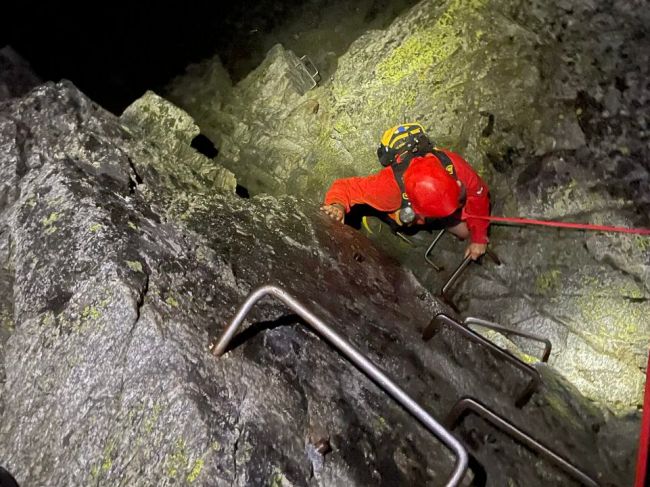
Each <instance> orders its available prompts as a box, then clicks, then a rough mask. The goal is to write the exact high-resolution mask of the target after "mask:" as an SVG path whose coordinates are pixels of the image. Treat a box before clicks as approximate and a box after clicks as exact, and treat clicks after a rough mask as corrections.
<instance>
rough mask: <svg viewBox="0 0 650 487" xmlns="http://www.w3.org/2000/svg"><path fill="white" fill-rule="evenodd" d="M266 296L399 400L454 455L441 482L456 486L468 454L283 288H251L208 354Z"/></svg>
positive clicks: (220, 350)
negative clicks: (283, 306)
mask: <svg viewBox="0 0 650 487" xmlns="http://www.w3.org/2000/svg"><path fill="white" fill-rule="evenodd" d="M267 295H270V296H273V297H275V298H277V299H279V300H280V301H282V302H283V303H284V304H285V305H287V306H288V307H289V308H291V309H292V310H293V311H295V312H296V313H297V314H298V315H300V317H302V318H303V319H304V320H305V322H306V323H307V324H308V325H310V326H311V327H312V328H314V329H315V330H316V331H317V332H318V333H319V334H320V335H321V336H322V337H324V338H325V339H326V340H327V341H328V342H329V343H330V345H332V346H333V347H334V348H336V349H337V350H338V351H339V352H341V353H342V354H343V355H344V356H345V357H346V358H347V359H348V360H350V362H352V363H353V364H354V365H356V366H357V367H358V368H359V369H360V370H361V371H362V372H363V373H364V374H366V375H367V376H368V377H370V378H371V379H372V380H374V381H375V382H376V383H377V385H379V387H381V389H382V390H383V391H384V392H386V393H387V394H389V395H390V396H391V397H392V398H393V399H395V400H396V401H397V402H398V403H400V404H401V405H402V406H403V407H404V408H405V409H406V410H407V411H408V412H409V413H411V415H412V416H414V417H415V418H417V419H418V420H419V421H420V422H421V423H422V424H423V425H424V426H425V427H426V428H427V429H428V430H429V431H431V432H432V433H433V435H434V436H435V437H436V438H438V439H439V440H440V441H441V442H442V443H444V444H445V446H447V448H449V449H450V450H451V451H452V452H453V453H454V455H455V456H456V462H455V465H454V470H453V472H452V474H451V476H450V477H449V479H448V480H447V483H446V484H445V485H447V486H449V487H456V486H458V485H459V484H460V482H461V481H462V480H463V478H464V476H465V472H466V470H467V466H468V455H467V451H466V450H465V448H464V447H463V446H462V445H461V444H460V442H459V441H458V440H457V439H456V438H455V437H454V436H453V435H452V434H451V433H450V432H449V431H447V430H446V429H445V428H444V427H443V426H442V425H440V423H438V422H437V421H436V420H435V419H433V417H432V416H431V415H430V414H429V413H427V412H426V411H425V410H424V409H423V408H422V406H420V405H419V404H418V403H416V402H415V401H414V400H413V399H412V398H411V397H410V396H409V395H408V394H407V393H406V392H405V391H404V390H403V389H402V388H400V387H399V386H398V385H397V384H395V382H393V381H392V380H391V379H389V378H388V376H387V375H386V374H385V373H384V372H382V371H381V370H380V369H379V368H378V367H377V366H376V365H375V364H374V363H373V362H372V361H371V360H370V359H368V358H367V357H366V356H364V355H363V354H362V353H361V352H360V351H359V350H358V349H357V348H356V347H354V346H353V345H352V344H351V343H350V342H348V341H347V340H345V339H344V338H343V337H342V336H341V335H339V334H338V333H336V332H335V331H334V330H333V329H332V328H331V327H329V326H328V325H326V324H325V323H324V322H323V321H321V320H320V319H319V318H318V317H316V315H314V314H313V313H312V312H311V311H309V310H308V309H307V308H306V307H305V306H304V305H303V304H301V303H300V302H299V301H297V300H296V299H295V298H294V297H292V296H290V295H289V294H288V293H287V292H286V291H285V290H284V289H281V288H279V287H278V286H275V285H270V284H269V285H265V286H261V287H259V288H257V289H256V290H254V291H253V292H252V293H251V294H250V295H249V296H248V298H246V301H244V303H243V304H242V305H241V307H240V308H239V310H238V311H237V313H236V314H235V317H234V318H233V319H232V321H231V322H230V323H229V324H228V326H227V327H226V329H225V330H224V332H223V334H222V335H221V337H220V338H219V340H218V342H217V344H216V345H215V346H214V347H212V354H213V355H214V356H215V357H221V356H222V355H223V354H224V352H225V351H226V349H227V347H228V344H229V343H230V341H231V340H232V338H233V336H234V335H235V333H236V331H237V329H238V328H239V325H241V323H242V321H244V318H245V317H246V315H248V313H249V312H250V311H251V309H252V308H253V306H254V305H255V304H256V303H257V302H258V301H259V300H260V299H262V298H263V297H265V296H267Z"/></svg>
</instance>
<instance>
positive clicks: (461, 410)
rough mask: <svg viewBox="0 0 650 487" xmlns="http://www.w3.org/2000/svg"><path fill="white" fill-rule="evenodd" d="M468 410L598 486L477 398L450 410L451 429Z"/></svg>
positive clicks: (576, 468) (447, 421)
mask: <svg viewBox="0 0 650 487" xmlns="http://www.w3.org/2000/svg"><path fill="white" fill-rule="evenodd" d="M468 412H473V413H475V414H477V415H478V416H480V417H481V418H483V419H484V420H486V421H487V422H488V423H490V424H492V425H493V426H495V427H496V428H498V429H499V430H501V431H502V432H503V433H505V434H507V435H508V436H510V437H511V438H513V439H514V440H516V441H518V442H520V443H521V444H523V445H525V446H526V447H528V448H529V449H531V450H532V451H534V452H535V453H537V454H538V455H540V456H541V457H543V458H546V459H547V460H549V461H550V462H552V463H553V464H555V465H556V466H557V467H559V468H560V469H562V470H563V471H564V472H566V473H568V474H569V475H571V476H572V477H573V478H574V479H576V480H578V481H579V482H580V483H582V484H583V485H586V486H588V487H598V483H597V482H596V481H595V480H593V479H592V478H591V477H589V476H588V475H587V474H586V473H585V472H583V471H582V470H580V469H579V468H578V467H576V466H575V465H573V464H572V463H570V462H568V461H567V460H565V459H564V458H562V457H561V456H560V455H558V454H557V453H555V452H554V451H553V450H551V449H550V448H548V447H546V446H544V445H542V444H541V443H540V442H538V441H537V440H535V439H534V438H532V437H531V436H530V435H528V434H527V433H525V432H524V431H522V430H520V429H519V428H517V427H516V426H515V425H514V424H512V423H511V422H509V421H507V420H506V419H505V418H504V417H502V416H500V415H498V414H497V413H495V412H494V411H492V410H490V409H488V408H487V407H486V406H484V405H483V404H481V403H479V402H478V401H477V400H476V399H473V398H471V397H465V398H463V399H461V400H460V401H458V402H457V403H456V404H455V405H454V407H453V408H452V410H451V411H450V412H449V415H448V416H447V419H446V421H445V424H446V425H447V427H448V428H449V429H454V428H455V427H456V426H457V425H458V424H459V423H460V422H461V421H462V419H463V416H464V415H465V414H467V413H468Z"/></svg>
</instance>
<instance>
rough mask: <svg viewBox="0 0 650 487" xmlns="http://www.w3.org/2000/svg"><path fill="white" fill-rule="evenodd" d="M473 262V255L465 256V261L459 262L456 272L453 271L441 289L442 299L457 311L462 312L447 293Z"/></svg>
mask: <svg viewBox="0 0 650 487" xmlns="http://www.w3.org/2000/svg"><path fill="white" fill-rule="evenodd" d="M471 262H472V258H471V257H469V256H468V257H465V258H464V259H463V261H462V262H461V263H460V264H459V266H458V267H457V268H456V270H455V271H454V272H452V274H451V276H450V277H449V279H448V280H447V282H446V283H445V285H444V286H442V289H441V290H440V299H442V300H443V301H444V302H445V303H447V304H448V305H449V306H451V307H452V308H453V309H454V311H456V313H460V310H459V309H458V307H457V306H456V304H454V301H453V300H452V299H451V298H450V297H449V296H447V293H448V292H449V289H450V288H451V287H452V286H453V285H454V283H455V282H456V280H457V279H458V278H459V277H460V275H461V274H462V273H463V271H464V270H465V268H466V267H467V266H468V265H469V264H470V263H471Z"/></svg>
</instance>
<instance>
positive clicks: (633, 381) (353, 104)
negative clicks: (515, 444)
mask: <svg viewBox="0 0 650 487" xmlns="http://www.w3.org/2000/svg"><path fill="white" fill-rule="evenodd" d="M647 25H648V19H647V12H645V11H644V12H639V9H638V8H635V7H634V6H633V5H632V4H627V3H625V2H613V3H612V2H605V1H593V2H587V3H580V4H579V5H578V4H575V5H573V4H570V3H568V2H565V1H563V0H557V1H551V2H537V1H534V0H525V1H521V2H503V1H500V0H446V1H442V2H441V1H437V0H436V1H434V0H431V1H423V2H421V3H419V4H418V5H417V6H415V7H413V8H412V9H411V10H410V11H409V12H407V13H406V14H404V15H402V16H400V17H398V18H397V19H396V20H395V21H394V22H393V24H392V25H391V26H390V27H389V28H387V29H386V30H383V31H371V32H369V33H367V34H366V35H364V36H362V37H361V38H360V39H358V40H357V41H356V42H355V43H353V45H352V46H351V48H350V49H349V51H348V52H347V53H346V54H345V55H343V56H342V57H341V58H340V59H339V60H338V68H337V70H336V72H335V74H334V76H333V78H332V80H331V82H329V83H326V84H325V85H323V86H322V87H319V88H317V89H315V90H312V91H310V92H308V93H306V94H304V95H302V94H301V93H300V92H299V91H298V90H296V89H295V87H293V86H292V85H291V83H290V82H289V75H288V74H289V73H290V67H287V65H286V63H284V62H283V59H284V58H285V55H284V49H283V48H282V46H276V47H275V48H273V49H272V50H271V51H270V52H269V55H268V56H267V59H266V60H265V61H264V63H262V64H261V65H260V66H259V67H258V68H257V70H255V71H254V72H252V73H251V74H250V75H249V76H248V77H247V78H246V79H244V80H243V81H241V82H240V83H238V84H236V85H235V86H234V87H232V88H230V86H228V90H229V91H228V93H229V95H228V96H227V97H224V93H225V91H224V89H223V88H222V86H223V85H224V83H212V82H211V81H210V78H209V76H207V75H201V74H199V75H198V76H197V74H196V72H194V73H192V72H190V73H188V74H187V75H186V76H184V77H180V78H178V79H176V80H175V81H174V82H173V83H172V84H171V85H170V89H169V96H170V98H171V99H172V100H173V101H174V102H175V103H177V104H179V106H181V107H183V108H185V109H186V110H187V111H188V112H189V113H190V114H192V115H193V116H195V118H196V120H197V122H198V124H199V126H200V127H201V129H202V131H203V132H205V133H206V134H207V135H208V136H209V137H210V138H212V139H213V140H215V142H216V143H217V145H218V148H219V150H220V153H219V156H218V161H219V162H221V163H223V165H224V166H226V167H228V168H229V169H230V170H232V171H233V172H234V173H235V174H237V175H238V180H239V182H240V184H242V185H244V186H245V187H247V188H248V189H249V191H250V192H251V193H252V194H260V193H268V194H274V195H280V194H286V193H289V194H296V195H302V196H304V197H305V198H308V199H310V200H312V201H321V200H322V197H323V194H324V192H325V191H326V189H327V188H328V187H329V185H330V184H331V182H332V181H333V180H334V179H335V178H337V177H345V176H352V175H359V174H369V173H371V172H374V171H376V170H377V169H378V164H377V161H376V158H375V148H376V145H377V143H378V139H379V137H380V135H381V133H382V131H383V130H385V129H386V128H388V127H390V126H393V125H395V124H396V123H399V122H401V121H412V120H418V121H420V122H422V123H423V124H424V126H425V127H427V128H428V129H429V132H430V134H431V135H432V136H433V138H434V139H435V140H436V141H437V143H438V144H439V145H440V146H443V147H448V148H450V149H452V150H455V151H457V152H459V153H461V154H462V155H463V156H464V157H465V158H466V159H467V160H468V161H469V162H470V163H471V164H472V165H473V166H474V167H475V168H476V169H477V170H478V171H479V173H480V174H481V175H482V176H483V177H484V178H485V179H486V180H487V181H488V185H489V187H490V189H491V195H492V201H493V214H496V215H512V216H529V217H537V218H540V217H541V218H546V219H565V220H569V221H575V220H579V221H591V222H594V223H601V224H613V225H619V226H641V227H649V226H650V220H649V218H648V194H649V193H648V184H649V181H650V178H649V177H648V167H647V160H648V155H649V154H648V146H649V144H648V126H647V123H648V121H647V113H648V87H647V84H646V83H644V81H643V80H644V79H647V76H648V66H649V65H650V63H649V62H648V51H647V48H646V46H647V44H648V34H647V29H646V28H645V26H647ZM604 33H606V34H604ZM204 70H205V71H206V72H208V71H209V70H208V69H207V68H206V67H204ZM201 80H203V81H205V83H201ZM185 86H191V87H192V88H193V89H191V90H188V89H185V88H184V87H185ZM200 86H202V88H200ZM197 90H198V91H197ZM213 99H218V100H219V103H218V104H213V105H210V100H213ZM206 105H208V106H211V108H212V109H211V110H210V111H206V110H204V109H202V107H204V106H206ZM386 233H388V232H384V233H383V234H382V235H381V236H379V237H377V236H376V235H373V236H371V238H373V239H375V240H377V241H378V243H379V244H380V245H382V246H383V248H384V249H387V250H391V251H392V252H393V253H394V255H395V256H397V257H399V259H400V260H401V261H402V262H405V263H406V264H407V265H408V266H409V267H410V268H411V269H412V270H413V272H414V273H415V274H416V276H417V277H418V278H419V280H420V281H421V282H422V283H424V284H425V285H426V286H428V287H429V286H431V287H434V288H439V286H441V285H442V283H443V282H444V281H445V280H446V277H447V276H448V274H444V275H443V274H437V273H435V272H433V270H432V269H430V268H428V267H427V266H423V265H422V263H423V262H422V254H423V253H424V250H425V249H426V247H427V246H428V244H429V242H430V240H429V239H430V238H432V237H430V236H428V235H420V236H418V238H416V239H415V241H414V244H415V247H416V248H415V249H413V248H410V247H404V246H403V245H402V242H400V241H395V237H391V236H389V237H388V239H386V238H385V237H384V235H385V234H386ZM491 237H492V248H493V249H494V250H495V251H496V252H497V253H498V254H499V255H501V256H508V258H506V259H504V260H505V262H506V265H505V266H502V267H501V268H499V269H495V270H493V269H492V268H490V267H488V266H486V267H485V268H484V270H482V271H481V272H478V271H477V270H476V269H471V270H470V271H468V274H467V275H466V276H465V278H464V282H463V284H462V285H461V287H460V288H459V289H458V290H457V293H456V299H457V300H458V301H459V302H460V303H461V310H462V311H463V312H464V313H467V314H477V313H478V314H479V316H482V317H484V318H488V319H493V320H496V321H499V322H501V323H503V324H507V325H511V326H518V327H521V328H522V329H526V330H528V331H534V332H538V333H541V334H542V335H546V336H548V337H550V338H551V339H552V340H553V341H554V344H555V353H554V354H553V356H552V359H551V364H552V365H553V366H554V367H557V368H558V369H559V370H560V371H561V372H562V373H563V374H565V375H566V376H567V377H569V378H570V380H571V381H572V382H573V384H575V385H576V386H577V387H578V388H579V389H580V390H581V392H582V393H584V394H586V395H587V396H588V397H590V398H591V399H593V400H595V401H597V402H599V403H600V404H602V405H603V406H605V407H611V408H615V409H617V410H619V411H624V410H630V409H634V408H636V407H637V406H639V405H640V403H641V401H642V388H643V377H644V371H645V368H646V367H647V363H646V361H647V344H648V341H649V340H650V322H648V320H646V319H645V318H644V317H645V316H647V315H648V312H650V308H649V305H648V293H649V292H650V287H649V281H648V275H649V274H648V269H649V267H648V266H649V265H650V255H649V253H648V251H647V250H648V238H647V237H627V236H620V235H605V234H594V233H592V234H588V235H587V234H584V233H580V232H571V231H563V232H556V231H553V230H543V231H542V230H536V229H513V228H497V227H493V231H492V234H491ZM391 240H392V241H391ZM438 252H439V256H438V258H439V259H441V261H442V262H443V263H445V264H446V266H447V268H452V267H453V266H454V265H455V261H457V260H458V259H459V258H460V253H461V248H460V247H459V244H457V243H455V242H451V241H443V242H442V244H441V245H440V248H439V249H438ZM479 274H480V275H479ZM520 344H521V343H520ZM521 345H522V346H524V348H525V349H526V350H528V349H527V348H526V346H525V345H523V344H521Z"/></svg>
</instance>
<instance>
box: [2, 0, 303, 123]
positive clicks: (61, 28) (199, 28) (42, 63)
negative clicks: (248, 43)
mask: <svg viewBox="0 0 650 487" xmlns="http://www.w3.org/2000/svg"><path fill="white" fill-rule="evenodd" d="M298 3H300V2H298V1H297V0H284V1H283V2H268V3H266V4H264V2H255V1H252V0H239V1H237V2H229V3H227V4H225V3H223V2H209V1H192V2H182V1H181V2H178V1H176V2H173V3H170V4H164V3H163V1H160V2H138V1H135V0H134V1H133V2H131V3H130V4H129V3H126V2H109V3H102V2H94V1H89V2H84V3H81V4H78V5H75V4H73V3H72V2H58V3H57V2H42V3H41V2H15V3H14V4H9V5H7V6H6V7H5V6H3V8H2V15H0V17H1V19H0V47H2V46H4V45H7V44H8V45H10V46H12V47H13V48H14V49H15V50H16V51H18V53H19V54H21V55H22V56H23V57H24V58H25V59H26V60H27V61H28V62H30V63H31V65H32V67H33V68H34V70H35V71H36V73H37V74H38V75H39V76H40V77H41V78H42V79H44V80H53V81H58V80H60V79H61V78H66V79H69V80H71V81H72V82H73V83H75V85H77V86H78V87H79V88H80V89H81V90H82V91H83V92H84V93H86V94H87V95H88V96H90V98H92V99H93V100H95V101H97V102H98V103H100V104H101V105H102V106H104V107H105V108H107V109H108V110H110V111H112V112H113V113H116V114H119V113H121V111H122V110H123V109H124V108H125V107H126V106H127V105H128V104H129V103H131V102H132V101H133V100H135V99H137V98H138V97H139V96H141V95H142V94H143V93H144V91H145V90H147V89H153V90H160V89H161V88H162V87H163V86H164V85H165V84H166V83H167V82H168V81H169V80H170V79H171V78H172V77H174V76H176V75H178V74H181V73H182V72H183V70H184V69H185V67H186V66H187V65H188V64H190V63H192V62H198V61H200V60H202V59H205V58H208V57H211V56H212V55H214V54H215V53H218V54H220V55H221V56H223V58H226V59H229V60H231V62H232V59H234V58H236V56H246V55H247V53H246V51H245V47H244V48H242V43H241V42H238V40H239V38H240V37H241V36H243V35H244V33H245V32H247V30H248V29H251V28H253V27H254V28H255V29H261V30H264V29H270V28H271V27H272V26H273V25H274V24H275V23H277V22H278V19H282V18H283V17H284V16H288V15H290V13H291V11H292V8H293V7H295V6H296V5H297V4H298Z"/></svg>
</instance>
